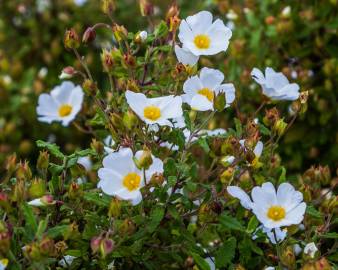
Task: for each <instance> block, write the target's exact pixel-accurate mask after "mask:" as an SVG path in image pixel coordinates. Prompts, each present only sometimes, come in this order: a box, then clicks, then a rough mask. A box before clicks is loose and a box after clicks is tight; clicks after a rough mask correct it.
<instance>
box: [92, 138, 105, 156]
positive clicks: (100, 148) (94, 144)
mask: <svg viewBox="0 0 338 270" xmlns="http://www.w3.org/2000/svg"><path fill="white" fill-rule="evenodd" d="M90 147H91V148H92V149H94V150H95V151H96V152H97V153H99V154H101V153H103V149H104V145H103V143H102V142H99V141H97V140H96V139H95V138H94V139H92V142H91V144H90Z"/></svg>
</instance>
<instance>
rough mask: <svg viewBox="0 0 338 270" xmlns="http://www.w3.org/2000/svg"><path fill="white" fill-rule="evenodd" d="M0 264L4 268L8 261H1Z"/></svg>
mask: <svg viewBox="0 0 338 270" xmlns="http://www.w3.org/2000/svg"><path fill="white" fill-rule="evenodd" d="M0 264H1V265H2V266H4V267H6V266H7V265H8V259H6V258H5V259H1V260H0Z"/></svg>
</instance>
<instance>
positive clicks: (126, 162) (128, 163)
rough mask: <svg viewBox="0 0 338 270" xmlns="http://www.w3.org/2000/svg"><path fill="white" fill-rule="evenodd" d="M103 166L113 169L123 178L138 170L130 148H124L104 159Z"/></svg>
mask: <svg viewBox="0 0 338 270" xmlns="http://www.w3.org/2000/svg"><path fill="white" fill-rule="evenodd" d="M102 164H103V167H105V168H108V169H111V170H113V171H115V172H116V173H117V174H119V175H121V176H124V175H125V174H127V173H129V172H133V171H135V168H136V166H135V164H134V161H133V152H132V151H131V149H130V148H122V149H120V150H119V151H118V152H114V153H111V154H109V155H108V156H106V157H105V158H104V159H103V162H102Z"/></svg>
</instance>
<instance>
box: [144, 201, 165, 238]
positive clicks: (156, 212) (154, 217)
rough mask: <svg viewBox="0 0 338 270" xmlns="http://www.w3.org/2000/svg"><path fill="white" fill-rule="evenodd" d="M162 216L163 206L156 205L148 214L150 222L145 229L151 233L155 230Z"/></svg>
mask: <svg viewBox="0 0 338 270" xmlns="http://www.w3.org/2000/svg"><path fill="white" fill-rule="evenodd" d="M163 216H164V207H163V206H156V207H155V208H154V209H153V210H152V211H151V214H150V223H149V224H148V226H147V230H148V231H149V232H150V233H152V232H154V231H155V230H156V228H157V226H158V225H159V224H160V222H161V220H162V219H163Z"/></svg>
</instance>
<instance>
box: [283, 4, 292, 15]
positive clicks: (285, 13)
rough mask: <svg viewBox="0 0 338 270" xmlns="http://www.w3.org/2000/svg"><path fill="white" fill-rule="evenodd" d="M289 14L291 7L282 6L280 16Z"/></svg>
mask: <svg viewBox="0 0 338 270" xmlns="http://www.w3.org/2000/svg"><path fill="white" fill-rule="evenodd" d="M290 14H291V7H290V6H286V7H285V8H283V10H282V16H283V17H284V18H288V17H290Z"/></svg>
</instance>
